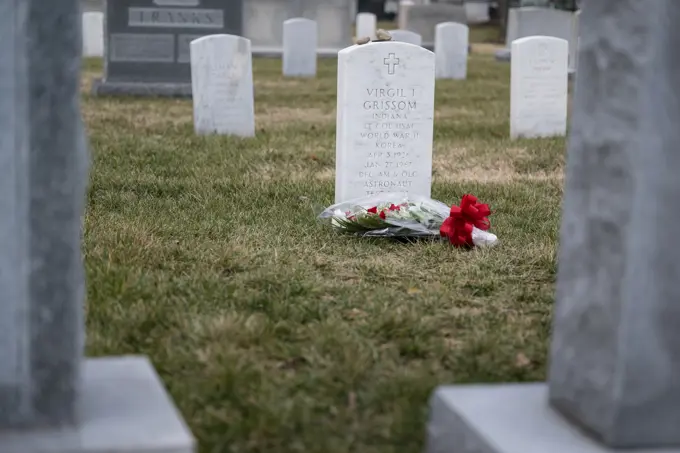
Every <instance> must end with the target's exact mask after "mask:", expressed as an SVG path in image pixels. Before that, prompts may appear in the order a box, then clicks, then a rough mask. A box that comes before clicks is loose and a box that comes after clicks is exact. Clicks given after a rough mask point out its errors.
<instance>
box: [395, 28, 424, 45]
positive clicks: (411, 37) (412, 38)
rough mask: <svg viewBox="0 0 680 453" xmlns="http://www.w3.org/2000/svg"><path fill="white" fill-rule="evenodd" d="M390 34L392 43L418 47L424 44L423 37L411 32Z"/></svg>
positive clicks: (398, 31)
mask: <svg viewBox="0 0 680 453" xmlns="http://www.w3.org/2000/svg"><path fill="white" fill-rule="evenodd" d="M389 33H390V35H392V41H398V42H407V43H409V44H415V45H416V46H421V45H422V44H423V37H422V36H420V35H419V34H418V33H416V32H414V31H411V30H390V31H389Z"/></svg>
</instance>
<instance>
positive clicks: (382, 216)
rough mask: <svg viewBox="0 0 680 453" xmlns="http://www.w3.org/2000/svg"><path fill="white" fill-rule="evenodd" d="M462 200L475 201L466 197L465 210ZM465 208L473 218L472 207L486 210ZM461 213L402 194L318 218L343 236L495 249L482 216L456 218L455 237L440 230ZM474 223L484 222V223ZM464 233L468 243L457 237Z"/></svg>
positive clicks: (350, 204)
mask: <svg viewBox="0 0 680 453" xmlns="http://www.w3.org/2000/svg"><path fill="white" fill-rule="evenodd" d="M465 197H471V199H474V201H475V202H476V200H477V199H476V198H475V197H472V196H471V195H465V196H464V197H463V202H462V203H461V206H464V204H465V202H466V198H465ZM467 201H469V199H467ZM467 205H469V207H468V208H467V209H464V211H465V212H471V213H473V214H474V210H475V209H476V208H475V207H474V206H484V207H487V208H488V206H487V205H481V204H476V205H475V204H472V205H470V203H467ZM460 209H461V208H459V207H458V206H455V205H454V206H453V207H451V206H448V205H446V204H444V203H442V202H440V201H437V200H433V199H431V198H428V197H423V196H419V195H413V194H408V193H405V192H384V193H379V194H374V195H369V196H366V197H362V198H355V199H353V200H349V201H344V202H341V203H337V204H334V205H332V206H329V207H328V208H326V209H325V210H324V211H323V212H322V213H321V214H319V220H320V221H322V222H325V223H327V224H329V225H330V226H332V227H333V228H334V229H335V230H337V231H340V232H342V233H348V234H354V235H356V236H362V237H395V238H397V237H401V238H422V237H432V238H436V237H449V236H450V237H449V239H450V240H451V243H453V244H455V245H468V246H478V247H479V246H491V245H495V244H496V242H497V241H498V239H497V237H496V236H495V235H494V234H491V233H489V232H487V231H484V230H485V229H488V218H486V216H484V215H483V214H484V213H483V212H481V214H480V215H477V216H474V215H472V216H467V217H466V214H465V212H463V214H461V216H459V217H460V219H461V220H460V221H458V220H456V225H457V230H456V233H455V234H451V233H450V230H451V229H450V228H449V229H447V228H446V227H445V228H442V225H444V224H445V223H446V224H453V221H452V220H451V219H450V218H451V217H453V216H454V211H455V212H458V211H460ZM468 217H469V218H468ZM447 219H449V220H447ZM477 219H483V221H478V220H477ZM478 226H479V227H481V228H478ZM466 228H467V229H466ZM454 229H455V228H454ZM463 230H464V233H467V239H460V238H459V237H458V236H459V235H460V234H459V233H460V231H463ZM464 233H463V234H464ZM454 235H455V236H456V239H455V240H454V239H453V236H454Z"/></svg>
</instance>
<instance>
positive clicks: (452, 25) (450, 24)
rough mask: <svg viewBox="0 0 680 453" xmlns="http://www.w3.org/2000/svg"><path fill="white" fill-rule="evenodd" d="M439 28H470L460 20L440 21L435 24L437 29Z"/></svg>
mask: <svg viewBox="0 0 680 453" xmlns="http://www.w3.org/2000/svg"><path fill="white" fill-rule="evenodd" d="M437 28H462V29H469V28H470V27H468V26H467V25H466V24H461V23H460V22H454V21H450V22H440V23H438V24H437V25H436V26H435V29H437Z"/></svg>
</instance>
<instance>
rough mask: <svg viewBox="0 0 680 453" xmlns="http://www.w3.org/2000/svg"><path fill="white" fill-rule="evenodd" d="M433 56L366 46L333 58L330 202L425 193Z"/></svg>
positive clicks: (410, 48)
mask: <svg viewBox="0 0 680 453" xmlns="http://www.w3.org/2000/svg"><path fill="white" fill-rule="evenodd" d="M434 65H435V63H434V53H433V52H431V51H429V50H427V49H425V48H423V47H418V46H414V45H412V44H408V43H402V42H394V41H387V42H372V43H368V44H365V45H355V46H351V47H348V48H346V49H343V50H341V51H340V52H339V53H338V102H337V128H336V164H335V165H336V175H335V201H336V202H340V201H346V200H349V199H352V198H356V197H362V196H365V195H370V194H373V193H380V192H387V191H402V192H409V193H415V194H419V195H424V196H428V197H429V196H430V188H431V183H432V129H433V117H434Z"/></svg>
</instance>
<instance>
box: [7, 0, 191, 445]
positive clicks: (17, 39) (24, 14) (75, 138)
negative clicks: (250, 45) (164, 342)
mask: <svg viewBox="0 0 680 453" xmlns="http://www.w3.org/2000/svg"><path fill="white" fill-rule="evenodd" d="M80 21H81V18H80V2H79V0H58V1H57V0H51V1H43V0H0V54H1V55H2V56H3V58H2V60H0V94H1V95H0V131H1V132H2V133H1V134H0V212H1V213H2V214H1V215H0V452H2V453H37V452H40V453H42V452H45V453H80V452H92V453H94V452H97V453H101V452H109V453H141V452H145V453H149V452H159V453H160V452H173V453H189V452H192V451H193V447H194V440H193V438H192V436H191V433H190V432H189V430H188V429H187V427H186V425H185V424H184V422H183V421H182V419H181V417H180V416H179V414H178V413H177V410H176V409H175V407H174V405H173V404H172V402H171V401H170V399H169V397H168V395H167V393H166V392H165V390H164V388H163V386H162V384H161V382H160V380H159V378H158V376H157V375H156V373H155V372H154V370H153V368H152V366H151V364H150V363H149V361H148V360H147V359H145V358H144V357H121V358H100V359H90V360H83V357H82V352H83V345H84V331H83V329H84V326H83V304H84V298H85V284H84V272H83V264H82V255H81V252H80V246H81V219H82V214H83V208H84V201H85V190H86V183H87V167H88V156H87V150H86V139H85V130H84V126H83V123H82V121H81V117H80V105H79V101H80V92H79V86H80V54H81V46H82V41H81V27H80Z"/></svg>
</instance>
